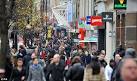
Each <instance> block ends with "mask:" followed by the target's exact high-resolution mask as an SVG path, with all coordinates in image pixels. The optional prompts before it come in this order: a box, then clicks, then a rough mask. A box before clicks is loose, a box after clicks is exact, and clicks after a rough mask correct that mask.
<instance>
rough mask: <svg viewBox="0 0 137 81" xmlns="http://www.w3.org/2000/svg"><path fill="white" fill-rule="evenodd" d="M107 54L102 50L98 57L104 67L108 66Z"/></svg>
mask: <svg viewBox="0 0 137 81" xmlns="http://www.w3.org/2000/svg"><path fill="white" fill-rule="evenodd" d="M105 56H106V54H104V53H102V52H101V53H100V54H99V58H98V59H99V61H100V63H101V66H102V67H104V68H105V67H106V66H107V62H106V61H105Z"/></svg>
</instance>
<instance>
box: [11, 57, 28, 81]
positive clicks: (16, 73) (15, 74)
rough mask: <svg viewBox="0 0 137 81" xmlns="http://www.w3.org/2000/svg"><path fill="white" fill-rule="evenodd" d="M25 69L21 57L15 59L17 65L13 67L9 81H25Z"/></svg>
mask: <svg viewBox="0 0 137 81" xmlns="http://www.w3.org/2000/svg"><path fill="white" fill-rule="evenodd" d="M25 76H26V70H25V68H24V67H23V59H22V58H19V59H18V60H17V66H16V67H15V68H14V69H13V71H12V74H11V78H10V80H9V81H25V78H26V77H25Z"/></svg>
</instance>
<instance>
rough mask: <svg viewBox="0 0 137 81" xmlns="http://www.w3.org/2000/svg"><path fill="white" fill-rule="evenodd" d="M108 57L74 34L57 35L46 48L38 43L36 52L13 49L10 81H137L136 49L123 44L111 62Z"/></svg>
mask: <svg viewBox="0 0 137 81" xmlns="http://www.w3.org/2000/svg"><path fill="white" fill-rule="evenodd" d="M105 56H106V53H105V51H104V50H101V51H100V52H94V53H91V54H90V53H89V50H88V49H83V48H81V47H80V46H78V45H76V44H75V43H73V41H72V39H71V38H70V37H65V38H58V37H53V38H52V39H51V40H50V41H49V42H48V44H47V46H46V48H42V47H40V45H37V46H36V47H35V49H34V51H33V52H32V53H27V49H26V48H25V46H20V49H19V50H16V49H14V48H12V50H11V56H10V57H9V58H10V60H9V62H8V63H9V64H8V65H10V66H7V67H8V68H10V70H9V71H11V72H9V73H7V77H8V80H9V81H137V59H136V58H137V55H136V51H135V50H134V49H133V48H128V49H124V48H123V47H122V46H120V47H119V48H117V49H116V51H115V53H114V58H113V59H111V60H110V62H109V63H107V62H106V60H105ZM8 68H7V69H8Z"/></svg>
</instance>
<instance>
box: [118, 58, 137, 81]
mask: <svg viewBox="0 0 137 81" xmlns="http://www.w3.org/2000/svg"><path fill="white" fill-rule="evenodd" d="M121 76H122V78H123V80H124V81H137V63H136V62H135V61H134V60H133V59H127V60H125V62H124V64H123V66H122V68H121Z"/></svg>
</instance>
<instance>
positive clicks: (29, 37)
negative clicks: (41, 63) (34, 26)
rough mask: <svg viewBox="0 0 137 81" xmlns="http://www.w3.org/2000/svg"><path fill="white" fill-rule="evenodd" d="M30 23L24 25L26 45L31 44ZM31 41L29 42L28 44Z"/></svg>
mask: <svg viewBox="0 0 137 81" xmlns="http://www.w3.org/2000/svg"><path fill="white" fill-rule="evenodd" d="M30 29H31V25H30V24H27V26H26V31H27V33H26V34H27V39H26V40H27V46H32V38H31V31H30ZM30 43H31V44H30Z"/></svg>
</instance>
